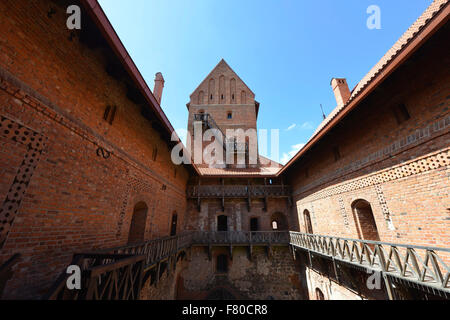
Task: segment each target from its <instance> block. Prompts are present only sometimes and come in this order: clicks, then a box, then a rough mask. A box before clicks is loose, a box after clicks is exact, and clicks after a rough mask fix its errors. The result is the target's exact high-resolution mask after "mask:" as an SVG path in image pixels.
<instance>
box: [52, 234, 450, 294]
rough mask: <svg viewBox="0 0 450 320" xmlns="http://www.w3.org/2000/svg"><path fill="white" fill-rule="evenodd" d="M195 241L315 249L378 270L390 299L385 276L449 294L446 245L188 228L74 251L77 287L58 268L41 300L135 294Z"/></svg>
mask: <svg viewBox="0 0 450 320" xmlns="http://www.w3.org/2000/svg"><path fill="white" fill-rule="evenodd" d="M196 245H200V246H204V245H206V246H208V247H209V248H210V247H212V246H215V245H220V246H223V245H225V246H230V248H232V247H233V246H247V247H250V257H251V247H252V246H258V245H261V246H266V247H267V248H269V250H268V252H269V251H270V247H271V246H273V245H291V246H292V248H293V249H294V251H295V250H298V249H300V250H305V251H307V252H308V253H309V254H310V257H311V254H317V255H320V256H324V257H328V258H330V260H332V261H333V263H334V262H335V261H338V262H342V263H347V264H353V265H355V266H358V267H363V268H366V269H367V270H372V271H377V272H380V273H381V275H382V276H383V279H384V280H385V283H386V289H387V290H388V295H389V297H390V298H392V296H393V295H392V292H391V290H392V289H391V284H390V280H389V276H390V277H395V278H397V279H400V280H405V281H409V282H412V283H416V284H419V285H422V286H426V287H428V288H432V289H433V290H440V291H442V292H445V293H447V294H449V293H450V283H449V282H450V279H449V278H450V268H449V266H448V263H449V261H450V249H446V248H436V247H424V246H412V245H404V244H393V243H386V242H378V241H367V240H357V239H346V238H339V237H330V236H321V235H314V234H307V233H300V232H288V231H225V232H215V231H191V232H187V233H184V234H181V235H178V236H174V237H167V238H162V239H157V240H150V241H146V242H143V243H137V244H134V245H128V246H123V247H118V248H111V249H106V250H102V251H99V252H95V253H87V254H76V255H74V258H73V261H72V263H71V265H78V266H79V267H80V269H81V270H82V289H81V290H68V289H67V286H66V282H67V279H68V277H69V275H68V274H67V273H66V272H63V273H62V274H61V276H60V277H59V278H58V279H57V281H56V282H55V284H54V285H53V287H52V288H51V290H50V293H49V294H48V296H47V297H46V299H71V300H84V299H88V300H89V299H94V300H95V299H121V300H125V299H138V298H139V292H140V290H141V287H142V286H143V282H145V279H147V278H148V277H147V276H148V274H149V273H148V272H149V271H148V270H150V269H151V268H153V267H154V266H155V265H158V266H160V264H161V262H162V261H164V260H165V259H169V258H173V257H176V255H177V254H178V252H180V251H181V250H183V249H186V248H189V247H191V246H196ZM209 251H210V249H209ZM231 252H232V250H231ZM209 254H210V253H209ZM172 261H174V260H172ZM158 270H159V268H158ZM146 272H147V273H146ZM145 273H146V275H147V276H146V275H144V274H145ZM158 273H159V272H157V273H156V274H158Z"/></svg>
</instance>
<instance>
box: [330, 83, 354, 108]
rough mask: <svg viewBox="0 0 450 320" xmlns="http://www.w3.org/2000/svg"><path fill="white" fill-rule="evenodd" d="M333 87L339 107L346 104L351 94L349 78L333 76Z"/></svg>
mask: <svg viewBox="0 0 450 320" xmlns="http://www.w3.org/2000/svg"><path fill="white" fill-rule="evenodd" d="M331 87H332V88H333V92H334V96H335V97H336V102H337V105H338V107H342V106H344V105H345V104H346V103H347V101H348V99H349V98H350V95H351V93H350V90H349V89H348V84H347V80H346V79H344V78H339V79H338V78H333V79H331Z"/></svg>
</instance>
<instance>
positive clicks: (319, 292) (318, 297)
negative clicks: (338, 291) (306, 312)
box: [316, 288, 325, 300]
mask: <svg viewBox="0 0 450 320" xmlns="http://www.w3.org/2000/svg"><path fill="white" fill-rule="evenodd" d="M316 300H325V296H324V295H323V292H322V290H320V289H319V288H316Z"/></svg>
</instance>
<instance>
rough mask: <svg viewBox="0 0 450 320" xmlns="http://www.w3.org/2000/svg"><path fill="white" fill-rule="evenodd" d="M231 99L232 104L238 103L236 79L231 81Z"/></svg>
mask: <svg viewBox="0 0 450 320" xmlns="http://www.w3.org/2000/svg"><path fill="white" fill-rule="evenodd" d="M230 97H231V103H232V104H235V103H236V79H234V78H233V79H231V80H230Z"/></svg>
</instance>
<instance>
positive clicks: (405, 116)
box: [393, 103, 411, 124]
mask: <svg viewBox="0 0 450 320" xmlns="http://www.w3.org/2000/svg"><path fill="white" fill-rule="evenodd" d="M393 112H394V116H395V119H396V120H397V123H398V124H401V123H403V122H405V121H407V120H409V119H410V118H411V116H410V114H409V112H408V109H407V108H406V106H405V105H404V104H403V103H402V104H399V105H397V106H395V107H394V108H393Z"/></svg>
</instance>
